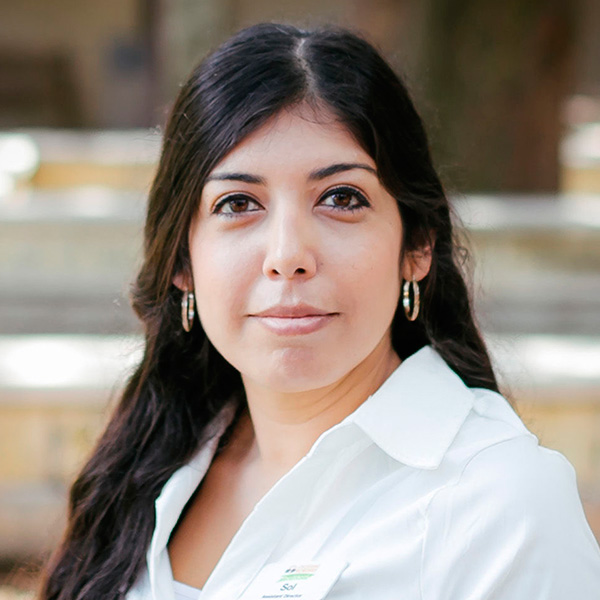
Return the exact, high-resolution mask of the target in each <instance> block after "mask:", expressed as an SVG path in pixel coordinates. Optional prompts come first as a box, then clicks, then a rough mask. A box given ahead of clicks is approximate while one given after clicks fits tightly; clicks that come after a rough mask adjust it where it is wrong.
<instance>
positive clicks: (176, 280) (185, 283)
mask: <svg viewBox="0 0 600 600" xmlns="http://www.w3.org/2000/svg"><path fill="white" fill-rule="evenodd" d="M173 285H174V286H175V287H177V288H179V289H180V290H181V291H182V292H189V291H193V289H194V283H193V282H192V278H191V277H190V276H189V275H188V274H186V273H184V272H183V271H179V272H178V273H176V274H175V277H173Z"/></svg>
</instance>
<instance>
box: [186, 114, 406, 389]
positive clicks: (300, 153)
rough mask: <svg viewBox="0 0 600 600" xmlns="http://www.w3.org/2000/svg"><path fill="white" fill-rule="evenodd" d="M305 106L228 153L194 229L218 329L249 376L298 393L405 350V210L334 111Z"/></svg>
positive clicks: (219, 340)
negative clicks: (396, 331) (401, 337)
mask: <svg viewBox="0 0 600 600" xmlns="http://www.w3.org/2000/svg"><path fill="white" fill-rule="evenodd" d="M304 113H305V114H304V115H303V114H302V112H301V111H300V110H299V109H296V110H294V111H283V112H281V113H280V114H278V115H276V116H275V117H274V118H273V119H271V120H270V121H269V122H268V123H267V124H265V125H264V126H263V127H261V128H260V129H258V130H257V131H256V132H254V133H253V134H252V135H250V136H249V137H248V138H246V139H245V140H244V141H242V142H241V143H240V144H239V145H238V146H237V147H235V148H234V149H233V150H232V151H231V152H230V153H229V154H228V155H226V156H225V158H224V159H223V160H222V161H221V162H220V163H219V164H218V165H217V166H216V167H215V169H214V170H213V171H212V173H211V174H210V175H209V177H208V179H207V182H206V185H205V186H204V189H203V192H202V197H201V201H200V208H199V211H198V213H197V216H196V218H195V219H194V221H193V223H192V226H191V229H190V234H189V242H190V254H191V262H192V275H193V287H194V291H195V294H196V302H197V311H198V315H199V318H200V321H201V323H202V326H203V327H204V330H205V331H206V334H207V336H208V338H209V339H210V341H211V342H212V343H213V345H214V346H215V347H216V348H217V350H218V351H219V352H220V353H221V354H222V355H223V356H224V357H225V359H226V360H227V361H229V362H230V363H231V364H232V365H233V366H234V367H235V368H236V369H238V370H239V371H240V373H241V374H242V377H243V378H244V380H245V381H246V382H247V381H248V380H252V382H253V383H255V384H259V385H262V386H267V387H269V388H271V389H275V390H279V391H286V392H299V391H305V390H312V389H317V388H320V387H324V386H327V385H331V384H333V383H335V382H337V381H339V380H340V379H342V378H343V377H344V376H345V375H346V374H348V373H349V372H350V371H351V370H352V369H354V368H355V367H357V366H358V365H359V364H360V363H361V362H362V361H364V360H365V359H366V358H367V357H368V356H369V355H370V354H371V353H372V352H374V351H377V352H382V353H384V354H386V353H387V354H390V353H393V350H392V346H391V339H390V325H391V321H392V318H393V315H394V312H395V310H396V306H397V304H398V298H399V293H400V283H401V265H400V251H401V239H402V223H401V220H400V214H399V211H398V208H397V205H396V201H395V200H394V198H393V197H392V196H390V194H388V193H387V191H386V190H385V189H384V188H383V186H382V185H381V183H380V182H379V179H378V177H377V175H376V166H375V163H374V161H373V159H372V158H371V157H370V156H369V155H368V154H367V153H366V152H365V151H364V150H363V149H362V148H361V147H360V146H359V145H358V144H357V142H356V141H355V140H354V139H353V137H352V136H351V135H350V133H349V132H348V131H347V130H346V129H345V128H344V127H343V126H341V125H340V124H339V123H336V122H335V121H334V119H333V118H332V117H331V116H328V115H322V114H321V115H319V118H318V119H315V118H314V114H309V111H308V110H305V111H304ZM317 121H318V122H317ZM405 276H409V275H406V273H405ZM182 287H186V286H182Z"/></svg>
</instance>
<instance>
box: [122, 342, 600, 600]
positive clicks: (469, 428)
mask: <svg viewBox="0 0 600 600" xmlns="http://www.w3.org/2000/svg"><path fill="white" fill-rule="evenodd" d="M231 418H232V410H231V407H228V409H226V410H225V411H224V412H223V413H222V414H221V415H220V418H219V419H217V420H215V422H214V423H213V424H212V427H211V430H210V435H211V436H212V437H211V439H210V440H209V441H208V442H207V443H205V444H204V445H203V447H202V449H201V450H200V452H199V453H198V454H197V456H196V457H195V458H194V459H193V460H192V461H191V462H190V463H189V465H187V466H185V467H183V468H182V469H180V470H179V471H177V472H176V473H175V474H174V475H173V477H172V478H171V479H170V480H169V481H168V482H167V484H166V485H165V487H164V489H163V491H162V493H161V495H160V497H159V498H158V500H157V501H156V517H157V521H156V529H155V532H154V536H153V538H152V543H151V546H150V549H149V551H148V555H147V570H145V571H144V572H143V573H142V576H141V577H140V578H139V580H138V582H137V583H136V585H135V586H134V588H133V589H132V590H131V591H130V593H129V595H128V599H129V600H140V599H143V600H150V599H152V600H174V598H175V597H174V591H173V579H172V573H171V569H170V564H169V558H168V554H167V550H166V544H167V541H168V539H169V535H170V533H171V531H172V529H173V527H174V526H175V524H176V522H177V520H178V518H179V515H180V513H181V511H182V509H183V507H184V506H185V504H186V502H187V501H188V499H189V498H190V496H191V494H192V493H193V492H194V490H195V489H196V487H197V486H198V484H199V483H200V481H201V480H202V478H203V477H204V474H205V473H206V471H207V469H208V467H209V465H210V462H211V460H212V456H213V454H214V451H215V448H216V445H217V443H218V438H219V436H220V435H221V433H222V432H223V431H224V430H225V428H226V427H227V424H228V423H229V422H230V421H231ZM207 542H208V543H210V541H207ZM329 558H339V559H343V560H345V561H347V562H348V563H349V565H348V567H347V568H346V569H345V571H344V572H343V573H342V576H341V577H340V579H339V580H338V581H337V583H336V584H335V585H334V586H333V588H332V590H331V591H330V593H329V594H328V596H327V598H328V599H331V600H367V599H368V600H398V599H400V598H401V599H402V600H417V599H419V600H482V599H492V598H493V599H494V600H573V599H577V600H598V599H599V598H600V550H599V548H598V544H597V542H596V540H595V539H594V537H593V535H592V532H591V530H590V528H589V526H588V524H587V522H586V520H585V517H584V514H583V510H582V507H581V502H580V500H579V497H578V494H577V488H576V481H575V473H574V470H573V468H572V467H571V465H570V464H569V463H568V461H567V460H566V459H565V458H564V457H563V456H562V455H561V454H559V453H558V452H555V451H553V450H548V449H546V448H543V447H541V446H539V445H538V441H537V438H536V437H535V436H534V435H533V434H531V433H530V432H529V431H527V429H526V428H525V427H524V425H523V424H522V422H521V421H520V419H519V418H518V417H517V416H516V414H515V413H514V412H513V410H512V409H511V408H510V406H509V405H508V403H507V402H506V400H504V398H502V396H500V395H498V394H496V393H494V392H490V391H488V390H483V389H470V388H467V387H466V386H465V385H464V384H463V383H462V381H461V380H460V378H459V377H458V376H457V375H456V374H455V373H454V372H453V371H452V370H451V369H449V368H448V366H447V365H446V363H445V362H444V361H443V360H442V359H441V357H440V356H439V355H438V354H437V353H436V352H435V351H434V350H432V349H431V348H430V347H426V348H423V349H422V350H420V351H419V352H417V353H416V354H414V355H413V356H411V357H410V358H408V359H407V360H405V361H404V362H403V363H402V364H401V365H400V366H399V367H398V368H397V369H396V371H394V373H392V375H391V376H390V377H389V378H388V380H387V381H386V382H385V383H384V384H383V385H382V386H381V387H380V388H379V390H378V391H377V392H376V393H375V394H373V395H372V396H370V397H369V398H368V399H367V400H366V401H365V402H364V403H363V404H362V405H361V406H360V407H359V408H358V410H356V411H355V412H354V413H353V414H351V415H350V416H348V417H347V418H346V419H344V420H343V421H342V422H341V423H339V424H338V425H336V426H334V427H332V428H331V429H330V430H328V431H326V432H325V433H324V434H323V435H322V436H321V437H320V438H319V439H318V440H317V441H316V442H315V444H314V446H313V447H312V448H311V450H310V452H309V453H308V454H307V455H306V456H305V457H304V458H303V459H302V460H300V462H299V463H298V464H297V465H296V466H295V467H294V468H293V469H292V470H291V471H290V472H288V473H287V474H286V475H285V476H284V477H283V478H282V479H280V480H279V481H278V482H277V483H276V484H275V486H274V487H273V488H272V489H271V490H270V491H269V492H268V493H267V494H266V495H265V496H264V497H263V498H262V500H260V502H258V504H257V505H256V506H255V508H254V510H253V511H252V513H251V514H250V515H249V516H248V518H247V519H246V520H245V521H244V523H243V524H242V526H241V527H240V529H239V531H238V532H237V534H236V535H235V536H234V538H233V540H232V541H231V543H230V545H229V547H228V548H227V550H226V551H225V553H224V555H223V557H222V558H221V560H220V561H219V563H218V564H217V566H216V567H215V569H214V571H213V573H212V574H211V576H210V578H209V579H208V581H207V582H206V585H205V586H204V587H203V589H202V591H201V592H200V591H199V592H198V596H197V598H198V600H200V599H201V600H221V599H226V600H234V599H236V598H239V597H240V595H241V594H242V593H243V592H244V590H245V589H246V588H247V586H248V585H249V584H250V583H251V582H252V581H253V580H254V579H255V577H256V576H257V574H258V573H259V571H260V570H261V569H262V568H263V567H264V566H265V565H267V564H271V563H273V562H280V561H289V562H290V563H294V562H303V563H305V562H306V561H311V562H314V563H319V562H322V561H326V560H327V559H329Z"/></svg>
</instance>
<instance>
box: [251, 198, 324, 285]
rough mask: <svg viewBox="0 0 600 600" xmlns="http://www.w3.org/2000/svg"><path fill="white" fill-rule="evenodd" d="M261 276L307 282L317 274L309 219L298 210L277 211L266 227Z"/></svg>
mask: <svg viewBox="0 0 600 600" xmlns="http://www.w3.org/2000/svg"><path fill="white" fill-rule="evenodd" d="M268 227H269V230H268V235H267V247H266V251H265V257H264V262H263V273H264V275H265V276H266V277H269V278H270V279H279V278H283V279H294V278H297V277H298V278H302V279H310V278H311V277H314V275H315V273H316V272H317V257H316V254H315V244H314V235H313V230H312V228H311V223H310V218H309V217H308V216H306V215H301V214H300V211H298V210H285V209H282V210H279V211H276V212H275V213H273V214H272V215H271V218H270V219H269V224H268Z"/></svg>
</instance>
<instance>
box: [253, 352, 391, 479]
mask: <svg viewBox="0 0 600 600" xmlns="http://www.w3.org/2000/svg"><path fill="white" fill-rule="evenodd" d="M399 364H400V359H399V358H398V356H397V354H396V353H395V352H394V351H393V349H392V348H391V344H389V343H385V342H382V343H381V344H380V345H378V346H377V348H375V350H374V351H373V352H372V353H371V354H370V355H369V356H368V357H367V358H366V359H365V360H364V361H362V362H361V363H360V364H359V365H357V366H356V367H355V368H354V369H352V370H351V371H350V372H349V373H347V374H346V375H345V376H344V377H342V378H341V379H340V380H339V381H336V382H334V383H332V384H330V385H328V386H326V387H322V388H318V389H314V390H307V391H302V392H293V393H285V392H280V391H276V390H273V389H269V388H267V387H264V386H261V385H260V384H259V383H257V382H256V381H249V380H247V379H246V378H244V387H245V390H246V397H247V400H248V408H249V412H250V418H251V421H252V423H251V426H252V428H253V439H252V451H251V455H253V457H254V460H255V461H257V463H258V464H260V465H261V467H262V469H264V470H269V471H273V472H278V473H280V474H283V473H285V472H287V471H288V470H289V469H290V468H291V467H292V466H294V465H295V464H296V463H297V462H298V461H299V460H300V459H301V458H302V457H303V456H304V455H305V454H306V453H307V452H308V451H309V450H310V448H311V447H312V445H313V444H314V443H315V441H316V440H317V439H318V437H319V436H320V435H321V434H322V433H323V432H325V431H327V430H328V429H329V428H331V427H333V426H334V425H336V424H337V423H339V422H340V421H342V420H343V419H344V418H345V417H347V416H348V415H349V414H350V413H352V412H353V411H354V410H356V409H357V408H358V407H359V406H360V405H361V404H362V403H363V402H364V401H365V400H366V399H367V398H368V397H369V396H370V395H371V394H373V393H374V392H375V391H376V390H377V389H378V388H379V387H380V386H381V384H382V383H383V382H384V381H385V380H386V379H387V378H388V377H389V375H390V374H391V373H392V372H393V371H394V369H396V367H397V366H398V365H399ZM249 426H250V424H249Z"/></svg>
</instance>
